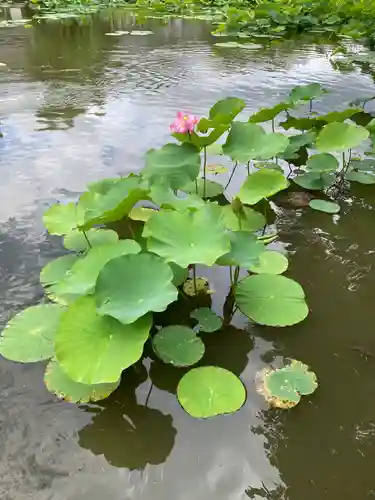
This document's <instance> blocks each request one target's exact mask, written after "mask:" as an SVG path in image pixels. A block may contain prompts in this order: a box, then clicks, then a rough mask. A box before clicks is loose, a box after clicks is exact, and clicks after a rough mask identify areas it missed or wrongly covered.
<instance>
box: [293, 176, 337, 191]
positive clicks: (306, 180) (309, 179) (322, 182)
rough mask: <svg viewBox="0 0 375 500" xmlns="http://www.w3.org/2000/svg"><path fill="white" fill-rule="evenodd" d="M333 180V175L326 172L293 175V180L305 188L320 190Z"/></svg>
mask: <svg viewBox="0 0 375 500" xmlns="http://www.w3.org/2000/svg"><path fill="white" fill-rule="evenodd" d="M333 180H334V176H333V175H331V174H327V173H323V174H322V173H319V172H308V173H307V174H302V175H297V176H296V177H293V182H295V183H296V184H298V185H299V186H301V187H303V188H305V189H311V190H317V191H322V190H324V189H326V188H327V187H329V186H330V185H331V184H332V182H333Z"/></svg>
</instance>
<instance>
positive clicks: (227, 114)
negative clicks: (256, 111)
mask: <svg viewBox="0 0 375 500" xmlns="http://www.w3.org/2000/svg"><path fill="white" fill-rule="evenodd" d="M245 106H246V104H245V101H243V100H242V99H238V97H228V98H226V99H222V100H221V101H218V102H217V103H216V104H215V105H214V106H212V108H211V109H210V113H209V119H210V120H211V121H212V122H214V123H215V124H220V125H228V124H230V123H231V122H232V121H233V120H234V118H236V116H237V115H238V114H239V113H240V112H241V111H242V110H243V109H244V107H245Z"/></svg>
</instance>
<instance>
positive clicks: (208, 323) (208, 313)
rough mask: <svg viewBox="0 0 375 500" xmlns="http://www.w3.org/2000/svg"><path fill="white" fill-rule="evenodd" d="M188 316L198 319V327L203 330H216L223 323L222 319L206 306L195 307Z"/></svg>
mask: <svg viewBox="0 0 375 500" xmlns="http://www.w3.org/2000/svg"><path fill="white" fill-rule="evenodd" d="M190 317H191V318H194V319H196V320H197V321H198V327H199V329H200V330H202V331H203V332H216V330H219V329H220V328H221V325H222V323H223V321H222V319H221V318H220V317H219V316H217V315H216V314H215V313H214V312H213V310H212V309H210V308H208V307H200V308H199V309H195V310H194V311H192V312H191V314H190Z"/></svg>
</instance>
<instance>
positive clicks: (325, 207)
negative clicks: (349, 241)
mask: <svg viewBox="0 0 375 500" xmlns="http://www.w3.org/2000/svg"><path fill="white" fill-rule="evenodd" d="M374 183H375V180H374ZM309 206H310V208H313V209H314V210H319V211H320V212H325V213H327V214H337V213H338V212H340V205H339V204H338V203H334V202H333V201H326V200H310V202H309Z"/></svg>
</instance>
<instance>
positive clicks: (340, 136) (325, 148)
mask: <svg viewBox="0 0 375 500" xmlns="http://www.w3.org/2000/svg"><path fill="white" fill-rule="evenodd" d="M369 135H370V132H369V131H368V130H366V129H365V128H364V127H360V126H357V125H352V124H351V123H341V122H332V123H328V124H327V125H325V126H324V127H323V129H322V131H321V132H320V134H319V135H318V138H317V140H316V147H317V148H318V150H319V151H321V152H322V153H329V152H331V151H347V150H348V149H350V148H355V147H357V146H359V145H360V144H361V143H362V142H363V141H364V140H366V139H367V138H368V137H369Z"/></svg>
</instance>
